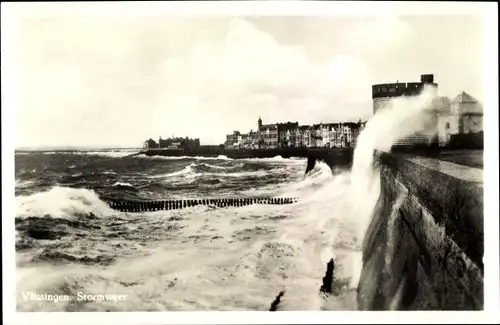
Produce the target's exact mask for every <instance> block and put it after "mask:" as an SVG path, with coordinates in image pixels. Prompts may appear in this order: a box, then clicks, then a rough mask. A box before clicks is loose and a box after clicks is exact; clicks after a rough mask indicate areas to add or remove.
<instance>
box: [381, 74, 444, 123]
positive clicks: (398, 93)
mask: <svg viewBox="0 0 500 325" xmlns="http://www.w3.org/2000/svg"><path fill="white" fill-rule="evenodd" d="M425 86H432V87H431V88H430V89H434V90H435V92H436V95H437V89H438V84H437V83H435V82H434V75H432V74H424V75H421V76H420V82H403V83H401V82H395V83H388V84H377V85H372V99H373V114H375V113H377V111H378V110H380V109H384V108H387V107H390V105H391V99H393V98H395V97H402V96H418V95H420V94H421V93H422V91H423V90H424V87H425Z"/></svg>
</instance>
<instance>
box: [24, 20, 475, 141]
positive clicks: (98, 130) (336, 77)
mask: <svg viewBox="0 0 500 325" xmlns="http://www.w3.org/2000/svg"><path fill="white" fill-rule="evenodd" d="M269 19H270V20H269V21H272V23H273V24H274V25H273V24H269V23H268V24H267V25H266V24H265V23H263V22H259V20H255V19H254V20H252V19H248V20H244V19H239V18H237V19H222V18H210V19H208V18H207V19H205V20H203V19H201V18H190V19H178V20H175V19H173V18H172V19H170V18H169V19H164V18H162V19H156V20H154V19H153V20H151V19H149V20H148V19H145V18H142V19H140V18H126V19H125V18H122V19H118V18H113V19H102V18H99V19H86V18H72V19H53V20H30V21H26V22H24V24H23V28H22V30H21V31H22V33H21V36H20V38H19V39H20V44H21V47H20V48H19V50H20V51H19V58H20V63H21V64H20V66H21V67H22V69H20V75H21V79H22V81H23V82H22V84H21V86H22V87H21V90H22V98H23V106H22V108H21V109H20V110H19V113H18V116H19V118H18V122H19V126H20V127H19V128H18V131H17V132H18V133H17V139H16V140H17V145H23V146H36V145H107V144H109V145H123V146H130V145H137V146H138V145H141V143H142V141H144V140H145V139H147V138H149V137H153V138H156V137H158V136H170V135H172V134H175V135H178V136H191V137H200V138H201V141H202V143H213V144H217V143H221V142H223V141H224V139H225V134H227V133H230V132H232V131H233V130H236V129H239V130H240V131H242V132H246V131H248V130H250V129H251V128H253V129H255V127H256V124H257V119H258V117H259V116H261V117H262V119H263V120H264V122H265V123H271V122H275V121H276V122H278V121H299V122H300V123H301V124H310V123H319V122H322V121H323V122H326V121H341V120H357V119H358V118H360V117H368V116H369V115H370V114H371V111H372V105H371V87H370V85H371V84H372V83H374V82H384V81H387V80H391V78H393V77H395V78H399V80H404V78H411V79H410V80H409V81H411V80H413V79H414V78H415V79H418V77H419V74H420V73H421V71H420V69H424V71H423V72H422V73H427V72H428V71H431V73H432V72H434V71H436V73H439V72H440V70H439V69H443V70H442V71H441V76H443V75H446V73H445V72H446V71H453V73H455V74H457V73H461V72H460V71H456V70H454V69H452V68H453V67H448V66H449V65H450V64H451V63H450V62H452V61H445V62H441V63H440V64H437V63H436V62H434V61H432V62H434V63H432V64H429V63H428V62H430V61H429V59H428V58H426V57H425V56H426V55H427V53H428V52H429V49H432V48H436V46H437V44H438V43H440V42H441V43H443V42H444V41H443V40H441V39H439V38H438V36H439V35H440V34H439V32H440V30H439V29H436V30H435V31H434V34H436V35H437V36H436V37H435V39H434V38H431V37H430V36H429V35H424V36H421V35H420V34H418V33H416V32H415V28H413V27H412V23H409V22H408V21H407V20H402V19H400V18H397V17H396V18H390V17H380V18H373V17H371V18H369V17H365V18H363V19H360V18H359V17H358V18H349V19H347V18H338V19H337V18H335V19H333V18H332V19H323V20H322V19H312V18H311V20H309V21H308V22H307V23H305V22H304V21H303V20H301V19H298V20H297V21H293V19H291V18H287V19H288V20H286V21H287V25H285V24H284V25H283V26H288V27H290V28H292V30H294V31H295V33H293V34H290V33H289V32H288V29H286V28H285V29H283V30H281V29H280V28H281V27H279V28H277V27H276V24H275V21H280V22H281V20H279V19H282V18H272V19H271V18H269ZM283 19H284V18H283ZM269 21H268V22H269ZM283 21H285V20H283ZM460 21H462V20H460ZM413 24H414V23H413ZM441 25H442V24H441V23H440V26H441ZM266 26H267V28H266ZM273 26H274V27H273ZM280 26H281V25H280ZM447 26H454V25H453V24H451V23H448V25H447ZM306 27H307V28H306ZM313 27H314V28H313ZM457 28H458V27H457ZM469 29H471V28H469ZM308 30H311V31H313V32H310V33H308V32H307V31H308ZM428 30H433V29H432V27H428ZM443 30H444V29H443ZM447 30H452V29H450V28H448V29H447ZM270 31H273V32H272V33H271V32H270ZM301 31H302V32H303V33H304V34H303V35H301ZM474 35H475V34H473V33H470V35H469V36H470V37H472V36H474ZM284 36H286V37H284ZM469 36H467V37H469ZM470 37H469V38H470ZM306 38H307V42H305V41H304V40H305V39H306ZM444 40H447V39H446V38H445V39H444ZM452 40H454V39H452ZM419 44H420V45H419ZM422 44H423V45H422ZM450 44H451V43H450ZM452 45H453V44H452ZM446 51H448V52H446ZM450 52H452V53H454V55H455V56H456V58H455V59H454V60H455V61H456V60H459V58H461V54H460V53H458V52H457V53H455V52H456V51H454V50H453V46H446V45H443V48H442V50H440V52H439V56H441V57H443V56H445V55H446V53H450ZM464 55H465V54H464ZM467 55H469V56H470V55H471V54H470V53H467ZM434 57H437V54H436V55H434ZM426 59H427V60H426ZM419 60H420V61H419ZM409 62H410V63H411V64H409ZM422 67H423V68H422ZM428 69H429V70H428ZM446 69H448V70H446ZM445 70H446V71H445ZM464 71H465V70H464ZM456 79H457V78H455V76H454V77H453V78H451V79H450V80H448V83H451V82H453V81H454V80H456ZM467 80H471V79H470V78H469V79H467ZM443 84H446V83H444V82H443ZM472 93H474V91H472ZM451 96H453V94H451Z"/></svg>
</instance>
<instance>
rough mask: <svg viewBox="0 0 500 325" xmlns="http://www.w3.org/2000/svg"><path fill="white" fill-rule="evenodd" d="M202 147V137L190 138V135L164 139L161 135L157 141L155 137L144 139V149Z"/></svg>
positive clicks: (190, 148) (189, 148) (191, 148)
mask: <svg viewBox="0 0 500 325" xmlns="http://www.w3.org/2000/svg"><path fill="white" fill-rule="evenodd" d="M199 147H200V139H190V138H188V137H185V138H180V137H172V138H168V139H162V138H161V137H160V138H159V139H158V142H156V141H155V140H153V139H148V140H146V141H144V145H143V149H145V150H148V149H168V150H195V149H198V148H199Z"/></svg>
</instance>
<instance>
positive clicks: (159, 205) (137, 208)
mask: <svg viewBox="0 0 500 325" xmlns="http://www.w3.org/2000/svg"><path fill="white" fill-rule="evenodd" d="M296 202H298V199H297V198H240V199H193V200H167V201H125V200H120V201H109V202H108V205H109V206H110V207H111V208H112V209H114V210H118V211H121V212H142V211H161V210H178V209H185V208H191V207H195V206H199V205H207V206H213V207H219V208H225V207H242V206H247V205H251V204H278V205H282V204H293V203H296Z"/></svg>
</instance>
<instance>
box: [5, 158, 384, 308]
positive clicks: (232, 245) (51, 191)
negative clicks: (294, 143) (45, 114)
mask: <svg viewBox="0 0 500 325" xmlns="http://www.w3.org/2000/svg"><path fill="white" fill-rule="evenodd" d="M132 153H133V152H131V151H127V150H117V151H95V152H91V151H72V152H56V151H55V152H17V153H16V155H15V180H16V184H15V196H16V204H17V207H16V208H17V210H16V216H15V228H16V265H17V272H16V275H17V278H16V290H17V303H16V305H17V310H18V311H81V312H90V311H268V310H269V309H270V306H271V304H272V302H273V301H274V300H275V298H276V296H277V295H278V294H279V293H280V292H283V296H282V297H281V299H280V302H279V304H278V310H296V311H300V310H302V311H303V310H356V309H357V303H356V286H357V281H358V279H359V273H360V270H361V244H362V235H363V231H362V230H363V229H364V228H363V227H366V220H364V221H363V222H361V220H362V219H363V218H361V215H360V213H361V212H360V211H359V207H365V209H366V210H367V212H370V211H371V208H370V204H368V202H367V200H366V198H367V197H366V196H365V197H364V198H363V191H362V187H363V186H364V185H363V186H361V185H360V184H356V188H353V184H355V183H356V182H355V178H353V173H352V171H351V170H350V169H342V168H338V169H335V168H333V169H332V168H330V167H329V166H327V165H326V164H324V163H323V162H318V163H317V164H316V166H315V168H314V169H313V170H312V171H311V172H309V173H308V174H307V175H305V169H306V163H307V162H306V159H304V158H293V157H292V158H290V159H284V158H282V157H280V156H277V157H274V158H267V159H234V160H233V159H229V158H227V157H225V156H219V157H215V158H205V157H148V156H145V155H131V154H132ZM360 176H361V175H360ZM365 176H366V175H365ZM360 179H361V180H363V181H365V180H366V177H361V178H359V177H358V180H360ZM364 188H365V189H366V190H367V191H370V190H368V189H367V188H366V186H364ZM353 190H354V191H353ZM371 192H373V191H371ZM349 193H350V194H349ZM366 193H368V192H366ZM368 194H369V193H368ZM371 195H372V196H373V194H371ZM375 196H376V195H375ZM252 197H294V198H298V202H297V203H294V204H286V205H269V204H253V205H248V206H243V207H214V206H208V205H205V206H195V207H190V208H184V209H181V210H169V211H151V212H119V211H115V210H113V209H111V208H110V207H109V205H108V204H107V203H106V200H107V199H110V198H113V199H126V200H169V199H210V198H252ZM374 198H375V197H374ZM372 201H373V199H372ZM372 205H373V204H372ZM356 209H358V210H357V213H356ZM365 214H366V212H365ZM365 219H366V218H365ZM331 259H333V260H334V264H335V269H334V281H333V291H334V292H333V293H332V294H329V295H325V294H323V293H321V292H320V287H321V285H322V283H323V282H322V279H323V277H324V276H325V272H326V265H327V263H328V261H330V260H331ZM82 295H85V296H86V297H87V296H88V297H89V298H88V299H87V298H85V299H77V297H82ZM103 295H109V296H110V297H112V296H114V297H115V298H113V299H111V298H107V296H106V297H103ZM118 295H119V296H120V297H121V298H120V299H117V298H116V297H117V296H118ZM37 297H38V298H37ZM64 297H66V298H67V297H69V298H67V299H64Z"/></svg>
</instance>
